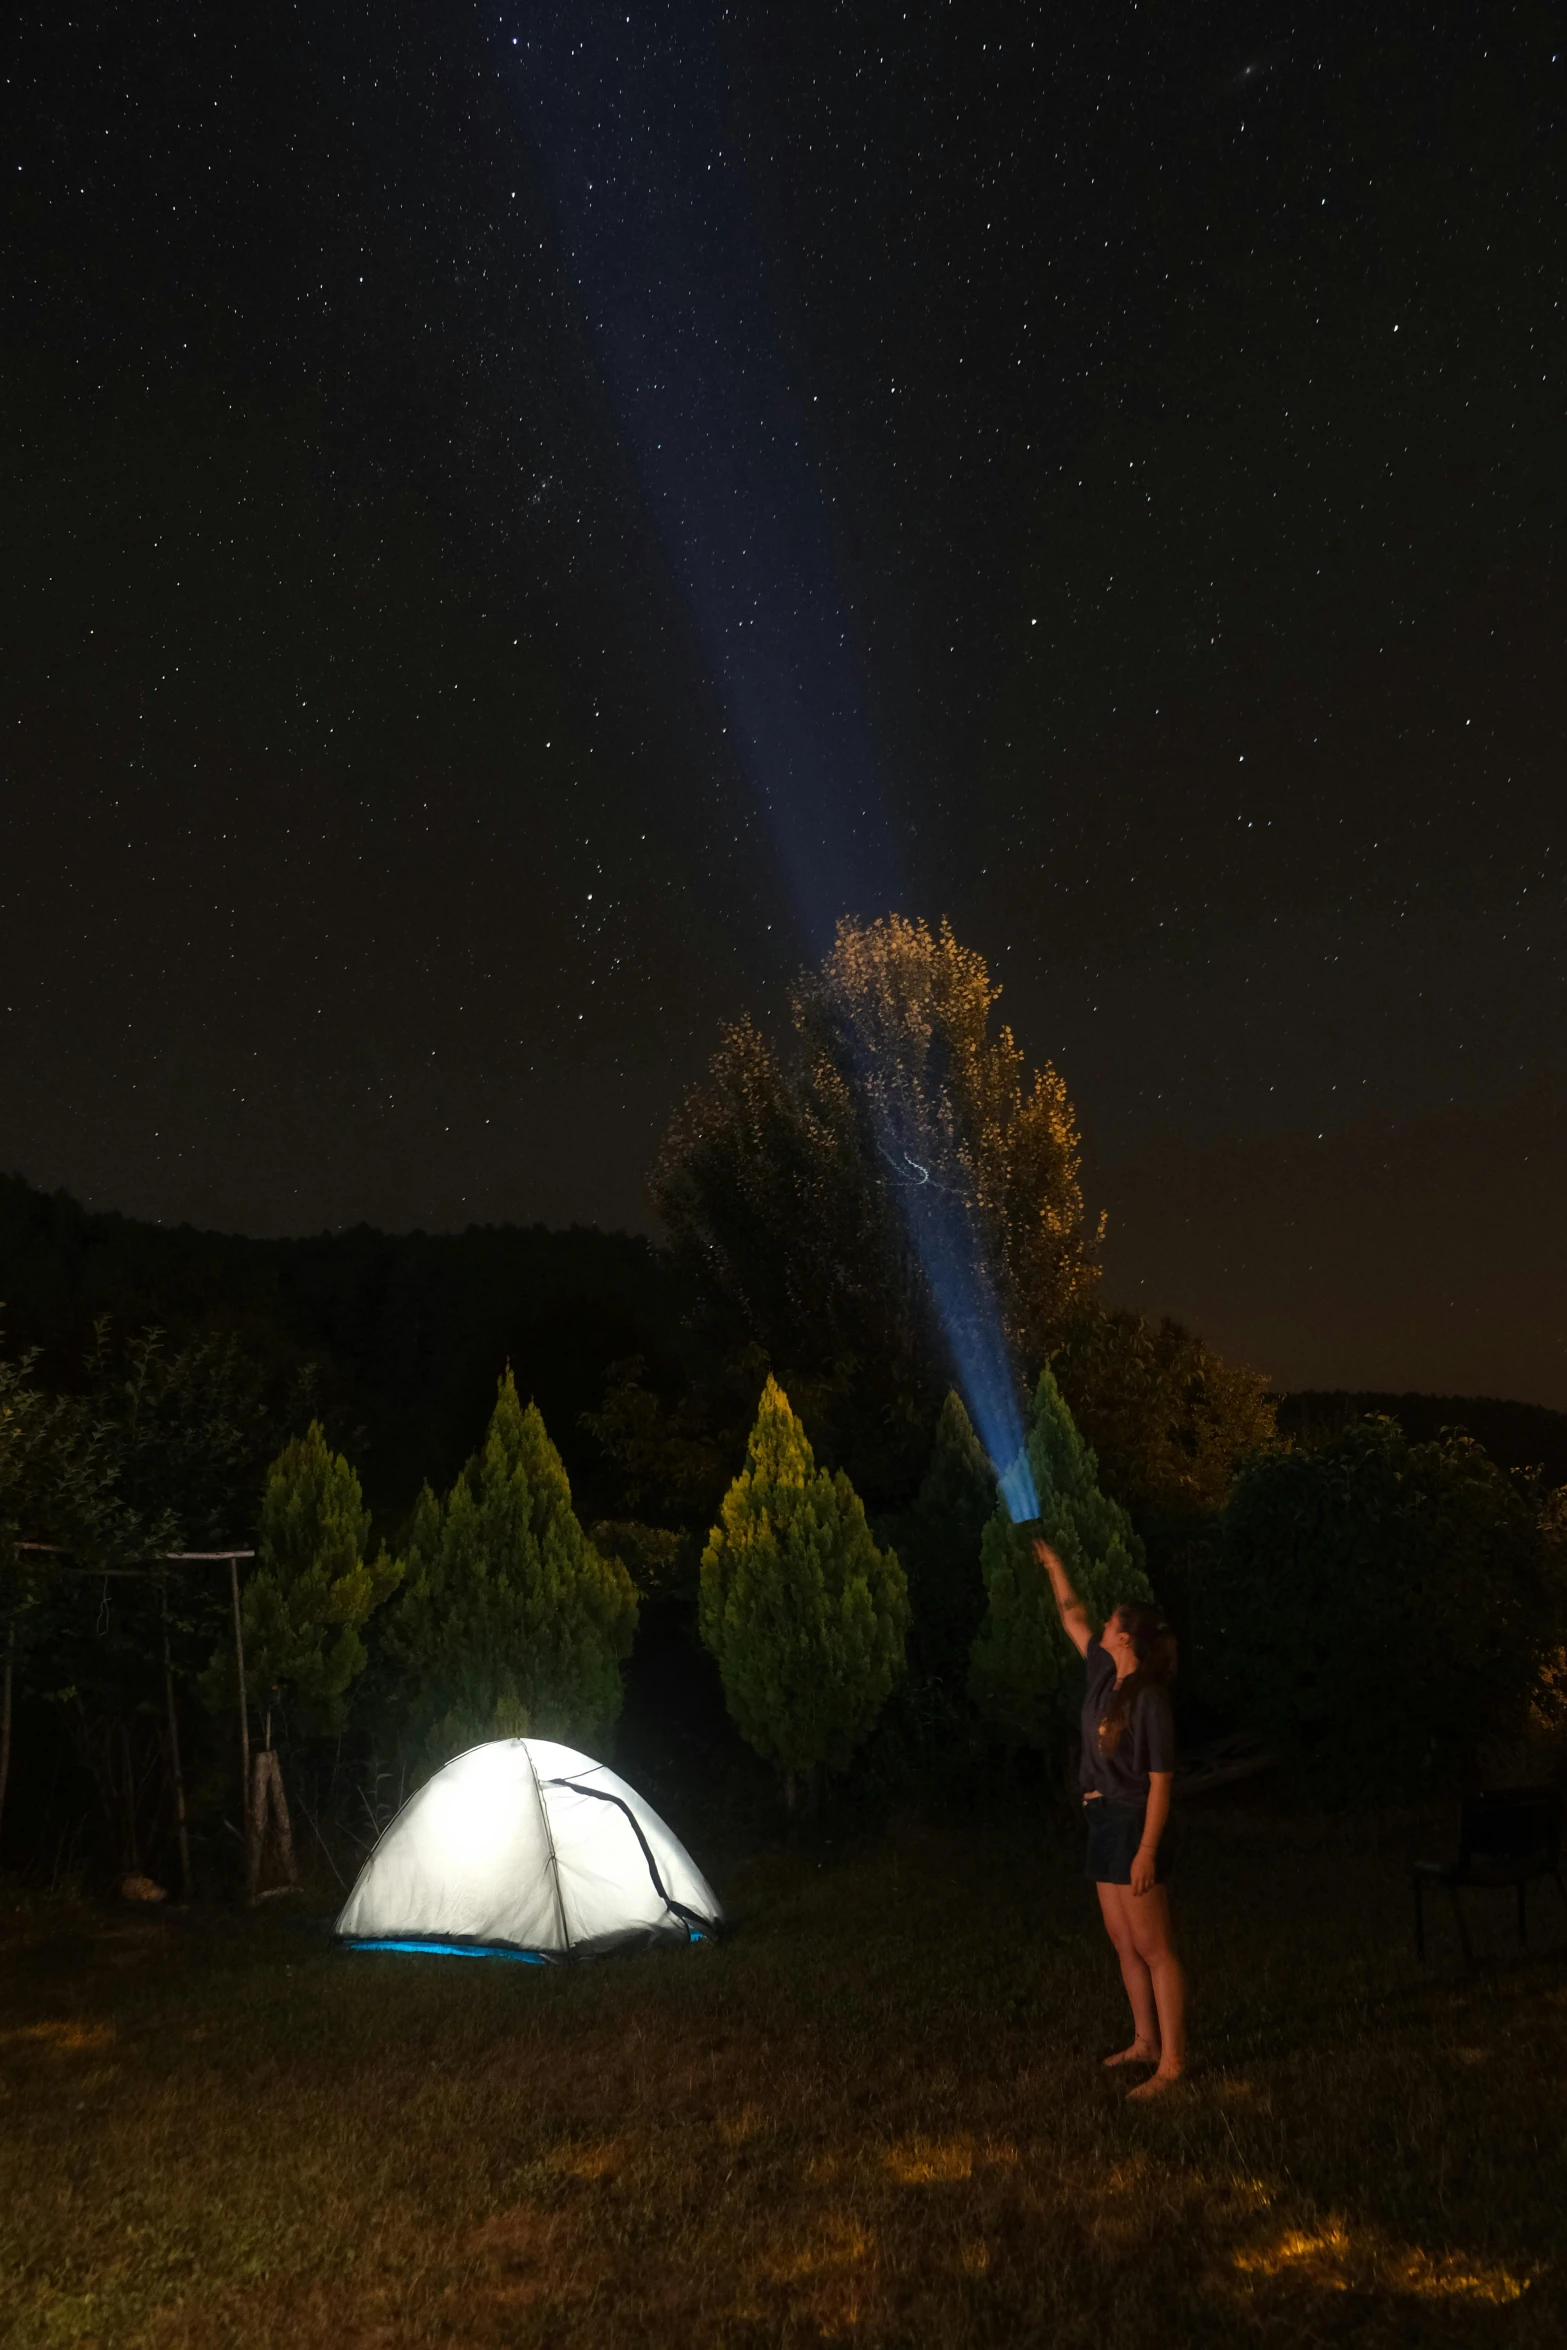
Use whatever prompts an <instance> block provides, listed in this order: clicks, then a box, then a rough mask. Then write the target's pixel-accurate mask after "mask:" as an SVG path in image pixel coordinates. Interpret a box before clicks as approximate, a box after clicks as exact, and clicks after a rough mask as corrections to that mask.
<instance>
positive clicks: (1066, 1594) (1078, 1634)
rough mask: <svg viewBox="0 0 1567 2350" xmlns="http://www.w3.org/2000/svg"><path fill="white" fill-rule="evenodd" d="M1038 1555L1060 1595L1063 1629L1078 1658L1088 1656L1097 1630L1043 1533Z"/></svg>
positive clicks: (1038, 1541)
mask: <svg viewBox="0 0 1567 2350" xmlns="http://www.w3.org/2000/svg"><path fill="white" fill-rule="evenodd" d="M1034 1556H1035V1558H1036V1559H1038V1561H1039V1563H1040V1565H1041V1566H1042V1567H1043V1568H1044V1570H1045V1573H1046V1574H1047V1575H1048V1576H1049V1577H1050V1588H1051V1590H1052V1591H1053V1592H1054V1593H1055V1595H1056V1608H1057V1611H1058V1613H1059V1615H1060V1617H1061V1628H1062V1630H1063V1631H1064V1632H1065V1634H1066V1636H1067V1638H1068V1640H1070V1641H1071V1643H1072V1646H1073V1647H1074V1648H1075V1649H1076V1650H1077V1653H1078V1655H1079V1656H1083V1655H1085V1654H1086V1652H1087V1649H1088V1643H1089V1642H1090V1640H1092V1638H1093V1636H1094V1635H1093V1627H1092V1626H1091V1625H1090V1623H1089V1621H1088V1617H1087V1615H1086V1613H1085V1612H1084V1608H1083V1603H1082V1601H1081V1600H1080V1599H1079V1598H1078V1596H1077V1593H1076V1592H1075V1591H1074V1590H1073V1589H1072V1585H1071V1582H1070V1581H1069V1579H1068V1576H1067V1571H1066V1569H1065V1567H1064V1566H1063V1565H1062V1564H1061V1561H1060V1559H1059V1558H1058V1557H1057V1556H1056V1554H1055V1552H1054V1551H1053V1550H1052V1549H1051V1547H1050V1545H1049V1543H1048V1542H1047V1541H1046V1540H1045V1538H1044V1536H1043V1535H1042V1534H1036V1535H1035V1537H1034Z"/></svg>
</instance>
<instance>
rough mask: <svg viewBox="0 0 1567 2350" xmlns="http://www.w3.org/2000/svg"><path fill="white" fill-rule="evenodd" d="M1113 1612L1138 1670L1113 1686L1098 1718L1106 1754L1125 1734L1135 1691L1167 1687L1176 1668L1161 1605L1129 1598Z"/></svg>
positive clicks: (1101, 1748) (1171, 1637) (1172, 1639)
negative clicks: (1154, 1605)
mask: <svg viewBox="0 0 1567 2350" xmlns="http://www.w3.org/2000/svg"><path fill="white" fill-rule="evenodd" d="M1114 1612H1115V1614H1116V1615H1118V1616H1119V1617H1120V1619H1121V1624H1122V1628H1123V1630H1124V1631H1125V1633H1126V1636H1127V1638H1128V1640H1130V1642H1131V1644H1132V1653H1133V1655H1134V1656H1135V1657H1136V1659H1137V1669H1136V1671H1135V1672H1131V1673H1128V1674H1127V1676H1126V1679H1125V1680H1124V1681H1120V1682H1118V1683H1117V1684H1116V1686H1115V1688H1114V1689H1112V1691H1111V1692H1110V1702H1109V1704H1108V1705H1107V1706H1106V1707H1105V1710H1104V1712H1103V1713H1102V1714H1101V1715H1100V1717H1099V1751H1100V1753H1101V1754H1105V1755H1110V1754H1114V1752H1115V1750H1116V1748H1117V1747H1118V1746H1119V1745H1120V1743H1121V1740H1122V1739H1123V1738H1124V1737H1125V1736H1126V1731H1127V1725H1128V1723H1129V1722H1130V1721H1131V1718H1132V1707H1133V1706H1134V1705H1135V1704H1136V1702H1137V1696H1138V1692H1139V1691H1140V1690H1143V1689H1167V1688H1168V1687H1169V1685H1170V1683H1171V1682H1172V1681H1173V1680H1174V1679H1175V1668H1176V1653H1175V1634H1174V1633H1173V1632H1172V1631H1171V1629H1170V1627H1169V1625H1168V1624H1167V1623H1166V1621H1165V1618H1164V1612H1163V1610H1162V1609H1161V1608H1156V1607H1149V1606H1148V1605H1147V1604H1146V1603H1145V1602H1144V1601H1142V1600H1129V1601H1128V1602H1127V1603H1126V1605H1125V1606H1123V1607H1118V1608H1117V1609H1116V1610H1115V1611H1114Z"/></svg>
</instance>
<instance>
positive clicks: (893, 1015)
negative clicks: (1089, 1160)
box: [653, 915, 1097, 1401]
mask: <svg viewBox="0 0 1567 2350" xmlns="http://www.w3.org/2000/svg"><path fill="white" fill-rule="evenodd" d="M999 992H1000V990H999V989H998V988H997V986H996V985H995V984H994V983H993V982H992V980H991V978H990V975H989V973H988V971H987V970H986V967H985V963H984V959H983V957H982V956H980V955H978V954H976V953H975V952H974V951H973V950H972V949H971V948H967V947H962V946H960V945H959V944H958V942H957V940H956V939H955V938H954V936H953V934H952V931H951V929H950V927H949V926H948V925H947V924H945V923H943V924H942V926H941V928H940V929H939V930H932V929H931V928H930V927H929V926H928V925H927V924H925V923H923V922H914V921H909V920H907V919H905V918H904V917H903V916H901V915H889V916H887V917H885V918H884V919H882V920H879V921H875V922H869V923H862V922H852V921H845V922H843V923H842V924H840V926H839V931H838V936H837V941H836V943H835V945H834V946H833V949H832V951H831V952H830V954H828V956H827V957H826V959H825V960H824V962H823V963H822V965H821V966H820V968H819V969H818V970H816V971H815V972H812V973H809V974H807V975H806V977H805V978H804V979H803V980H802V982H801V984H800V986H799V988H798V989H797V991H796V994H795V998H794V1003H793V1020H792V1028H791V1032H790V1035H789V1037H788V1038H787V1040H786V1042H785V1045H784V1047H783V1048H782V1049H781V1050H775V1049H774V1047H773V1046H772V1045H771V1044H769V1043H768V1042H766V1041H765V1040H764V1039H763V1037H762V1036H761V1035H760V1033H759V1032H758V1030H757V1029H756V1028H755V1027H753V1026H752V1025H751V1024H750V1023H749V1022H748V1021H742V1022H740V1023H738V1024H737V1025H735V1026H733V1027H731V1028H729V1029H728V1030H726V1031H725V1033H724V1036H723V1039H722V1042H721V1043H720V1046H719V1049H718V1051H717V1052H716V1053H715V1055H714V1056H713V1059H712V1062H711V1063H710V1065H709V1069H708V1074H707V1078H706V1080H705V1082H704V1083H703V1084H701V1085H700V1086H698V1087H697V1088H696V1090H695V1091H694V1092H693V1093H692V1094H691V1095H690V1096H688V1098H687V1100H686V1101H685V1103H684V1104H683V1105H682V1107H681V1109H680V1110H679V1112H678V1113H677V1115H676V1117H675V1119H674V1121H673V1123H672V1125H671V1127H670V1129H669V1132H668V1134H667V1136H666V1138H665V1141H664V1145H663V1149H662V1153H661V1155H660V1158H659V1161H658V1164H657V1167H656V1168H655V1171H654V1177H653V1189H654V1195H655V1198H656V1199H657V1202H658V1204H659V1208H660V1210H661V1213H662V1215H663V1217H664V1220H665V1223H666V1225H667V1227H668V1230H669V1234H670V1238H671V1242H672V1245H673V1247H674V1249H675V1252H676V1254H677V1256H678V1257H679V1258H680V1259H681V1260H682V1261H683V1262H684V1263H685V1264H686V1266H687V1267H688V1268H691V1269H693V1270H694V1271H695V1272H696V1273H697V1274H698V1275H699V1276H700V1278H701V1279H702V1280H703V1281H704V1282H705V1283H706V1284H707V1285H708V1287H709V1289H710V1290H711V1291H712V1292H714V1293H716V1294H717V1295H718V1296H719V1297H721V1298H722V1299H724V1300H725V1301H726V1302H727V1303H728V1304H729V1305H731V1306H732V1307H734V1308H737V1309H738V1310H739V1312H740V1313H741V1315H742V1316H743V1317H744V1319H745V1321H746V1323H747V1324H748V1326H749V1327H750V1329H751V1331H752V1332H753V1334H754V1335H755V1336H756V1337H757V1338H758V1339H759V1340H760V1341H761V1342H762V1343H763V1344H764V1345H765V1346H766V1347H767V1348H768V1349H769V1351H770V1352H771V1354H772V1355H773V1357H774V1359H775V1360H777V1361H779V1362H788V1363H792V1364H800V1365H802V1366H811V1367H813V1368H814V1367H820V1366H822V1365H824V1364H827V1363H829V1362H832V1361H835V1360H841V1359H845V1358H849V1359H853V1360H855V1361H856V1362H857V1363H858V1364H859V1365H860V1366H861V1367H862V1369H863V1370H864V1371H865V1372H866V1374H867V1375H868V1376H870V1377H872V1378H875V1379H879V1380H881V1381H882V1382H883V1383H884V1384H891V1385H892V1386H894V1387H897V1388H900V1389H901V1390H902V1391H903V1392H905V1393H913V1394H922V1393H925V1394H930V1395H931V1398H932V1401H934V1396H935V1394H937V1393H939V1392H940V1388H939V1386H938V1385H937V1384H936V1380H937V1366H938V1365H939V1363H940V1360H941V1347H940V1342H939V1338H938V1336H937V1334H936V1333H935V1331H934V1328H933V1324H932V1317H931V1311H930V1306H929V1301H928V1298H927V1295H926V1292H925V1286H924V1281H923V1277H922V1274H921V1270H920V1267H919V1264H918V1262H917V1260H916V1258H915V1255H914V1252H913V1247H912V1243H911V1239H910V1232H909V1222H908V1216H907V1213H906V1210H907V1205H908V1201H907V1198H906V1197H905V1196H904V1195H905V1194H906V1193H907V1191H908V1189H909V1187H910V1186H911V1185H921V1186H923V1185H927V1184H930V1185H935V1186H937V1187H939V1189H940V1191H941V1192H942V1194H943V1195H944V1196H947V1197H950V1198H952V1199H954V1200H956V1201H959V1202H961V1203H962V1209H963V1213H964V1216H965V1217H966V1219H967V1221H968V1224H969V1226H970V1228H971V1229H972V1230H973V1232H974V1233H975V1235H976V1238H977V1243H978V1248H979V1253H980V1255H981V1257H982V1258H983V1259H984V1261H985V1262H986V1263H987V1266H988V1271H989V1274H990V1277H991V1278H992V1279H993V1281H994V1283H995V1286H996V1290H997V1294H998V1296H999V1299H1000V1305H1001V1310H1002V1314H1003V1317H1004V1319H1005V1321H1006V1324H1007V1329H1008V1335H1009V1337H1010V1338H1011V1341H1012V1343H1013V1345H1014V1347H1015V1348H1016V1349H1017V1350H1018V1352H1019V1354H1020V1355H1021V1357H1022V1359H1024V1360H1025V1361H1030V1362H1038V1361H1043V1360H1044V1359H1045V1356H1046V1354H1047V1352H1048V1349H1049V1347H1050V1345H1051V1343H1052V1342H1053V1341H1054V1340H1055V1338H1056V1337H1057V1336H1058V1334H1059V1332H1060V1330H1061V1328H1062V1326H1063V1324H1064V1321H1065V1319H1066V1317H1067V1316H1068V1314H1069V1313H1070V1311H1071V1310H1072V1309H1073V1307H1074V1306H1076V1305H1078V1304H1079V1303H1080V1302H1081V1301H1082V1299H1083V1298H1085V1297H1086V1296H1087V1295H1088V1294H1089V1292H1090V1290H1091V1288H1092V1285H1093V1282H1094V1279H1095V1275H1096V1247H1097V1234H1096V1233H1095V1231H1094V1230H1093V1229H1092V1228H1091V1227H1090V1226H1089V1224H1088V1222H1087V1220H1086V1218H1085V1215H1084V1210H1083V1197H1082V1190H1081V1186H1080V1183H1079V1180H1078V1169H1079V1147H1078V1134H1077V1127H1076V1122H1075V1119H1074V1117H1073V1112H1072V1106H1071V1103H1070V1101H1069V1100H1068V1098H1067V1093H1066V1088H1065V1086H1064V1084H1063V1083H1062V1081H1061V1079H1060V1077H1059V1076H1058V1075H1057V1073H1056V1071H1055V1070H1054V1069H1053V1068H1052V1067H1050V1066H1049V1064H1048V1063H1047V1064H1046V1066H1045V1067H1044V1068H1043V1069H1041V1070H1039V1071H1037V1072H1035V1073H1034V1074H1033V1075H1032V1076H1031V1075H1030V1074H1029V1072H1028V1069H1027V1066H1026V1063H1025V1060H1024V1056H1023V1053H1022V1051H1021V1049H1020V1048H1019V1046H1018V1044H1017V1042H1016V1040H1015V1039H1014V1037H1013V1035H1012V1032H1011V1030H1010V1029H1008V1028H1005V1027H1003V1028H1000V1029H999V1030H998V1029H995V1028H994V1027H993V1025H992V1014H993V1011H994V1008H995V1003H996V999H997V996H998V994H999ZM941 1384H943V1385H944V1384H945V1382H944V1381H942V1382H941Z"/></svg>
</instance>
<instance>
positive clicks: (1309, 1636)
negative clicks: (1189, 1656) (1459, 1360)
mask: <svg viewBox="0 0 1567 2350" xmlns="http://www.w3.org/2000/svg"><path fill="white" fill-rule="evenodd" d="M1563 1600H1564V1573H1563V1565H1562V1560H1561V1557H1560V1554H1559V1552H1558V1551H1555V1550H1553V1548H1552V1546H1551V1544H1550V1543H1549V1541H1548V1539H1547V1534H1546V1530H1545V1527H1544V1525H1543V1524H1542V1519H1541V1513H1540V1509H1539V1506H1538V1501H1537V1498H1536V1497H1535V1495H1534V1494H1533V1493H1532V1492H1531V1491H1530V1490H1529V1489H1528V1488H1527V1486H1526V1485H1525V1484H1524V1483H1523V1482H1522V1481H1520V1480H1517V1479H1514V1478H1513V1477H1510V1476H1509V1475H1508V1474H1507V1473H1506V1472H1505V1471H1503V1470H1501V1469H1499V1468H1498V1467H1497V1466H1496V1464H1495V1463H1494V1462H1493V1461H1492V1460H1491V1459H1490V1457H1489V1455H1488V1454H1486V1453H1485V1452H1484V1451H1483V1450H1482V1449H1481V1447H1480V1446H1479V1445H1478V1444H1475V1443H1474V1442H1473V1441H1472V1440H1471V1439H1469V1438H1468V1437H1465V1436H1459V1435H1455V1434H1451V1433H1449V1434H1446V1435H1444V1436H1443V1437H1441V1438H1440V1439H1439V1440H1437V1441H1435V1442H1432V1443H1426V1444H1411V1443H1409V1442H1408V1440H1407V1439H1406V1438H1405V1436H1404V1435H1403V1433H1402V1431H1401V1430H1400V1428H1399V1427H1398V1425H1397V1424H1396V1422H1394V1421H1392V1420H1387V1419H1378V1420H1366V1421H1362V1422H1360V1423H1359V1424H1358V1425H1356V1426H1353V1427H1350V1428H1347V1429H1346V1430H1345V1431H1344V1432H1343V1434H1342V1435H1340V1436H1339V1437H1338V1438H1336V1439H1335V1441H1334V1442H1332V1443H1331V1444H1328V1445H1326V1446H1324V1447H1323V1448H1322V1449H1321V1450H1318V1451H1301V1452H1284V1453H1274V1454H1270V1455H1264V1456H1262V1457H1261V1458H1259V1459H1257V1460H1255V1461H1254V1462H1252V1463H1251V1464H1250V1465H1249V1466H1247V1467H1245V1468H1243V1469H1242V1470H1241V1472H1240V1475H1239V1476H1238V1478H1237V1480H1236V1485H1235V1489H1234V1491H1233V1493H1232V1495H1231V1497H1230V1501H1229V1504H1228V1506H1227V1508H1226V1510H1225V1513H1224V1520H1223V1532H1222V1541H1221V1543H1220V1546H1219V1550H1218V1554H1217V1557H1216V1559H1215V1561H1214V1563H1213V1566H1212V1568H1211V1570H1210V1573H1209V1576H1208V1578H1207V1580H1206V1584H1205V1587H1204V1588H1203V1590H1202V1592H1201V1595H1200V1605H1201V1616H1200V1633H1201V1639H1202V1645H1203V1649H1204V1654H1205V1660H1206V1667H1207V1670H1208V1673H1209V1674H1210V1675H1211V1677H1212V1679H1213V1681H1214V1683H1215V1685H1216V1689H1217V1691H1218V1693H1219V1694H1221V1695H1222V1696H1224V1697H1225V1698H1226V1699H1227V1700H1228V1702H1229V1703H1230V1705H1231V1706H1232V1707H1233V1708H1234V1709H1236V1710H1237V1711H1238V1712H1240V1713H1242V1714H1243V1715H1244V1716H1245V1718H1246V1719H1247V1720H1249V1721H1252V1722H1255V1723H1256V1725H1257V1726H1258V1727H1259V1728H1260V1729H1262V1730H1264V1731H1265V1732H1266V1733H1267V1735H1268V1736H1269V1737H1270V1738H1271V1739H1272V1740H1274V1741H1275V1742H1276V1743H1277V1744H1279V1745H1280V1746H1281V1747H1282V1748H1284V1749H1285V1750H1286V1751H1287V1752H1288V1753H1289V1754H1290V1755H1291V1756H1292V1757H1293V1758H1294V1759H1295V1760H1296V1761H1297V1763H1299V1764H1300V1765H1302V1766H1303V1767H1305V1768H1306V1769H1308V1770H1309V1771H1310V1772H1311V1773H1312V1774H1313V1775H1314V1777H1315V1779H1316V1781H1317V1783H1318V1785H1319V1786H1320V1788H1321V1789H1322V1791H1323V1792H1324V1793H1325V1794H1330V1795H1333V1796H1342V1795H1349V1794H1354V1793H1359V1794H1363V1795H1365V1796H1367V1797H1372V1796H1376V1795H1385V1794H1389V1793H1399V1794H1411V1793H1415V1792H1418V1791H1419V1790H1420V1789H1421V1788H1423V1787H1426V1786H1430V1785H1433V1784H1441V1783H1445V1782H1449V1781H1451V1780H1452V1779H1453V1778H1454V1777H1455V1776H1457V1775H1458V1774H1459V1773H1460V1772H1462V1771H1463V1770H1464V1769H1466V1768H1472V1767H1473V1762H1474V1757H1475V1754H1476V1750H1477V1749H1478V1748H1479V1746H1480V1745H1481V1744H1482V1743H1484V1742H1485V1741H1487V1740H1488V1739H1491V1738H1493V1737H1498V1736H1506V1735H1507V1734H1509V1733H1510V1732H1512V1731H1514V1730H1515V1729H1516V1728H1517V1727H1518V1725H1519V1723H1520V1721H1521V1719H1522V1717H1523V1715H1524V1713H1525V1711H1526V1709H1527V1706H1528V1703H1529V1699H1530V1696H1531V1693H1532V1692H1533V1691H1534V1690H1535V1689H1536V1688H1537V1687H1538V1686H1539V1684H1540V1679H1541V1672H1542V1667H1543V1665H1544V1662H1545V1660H1546V1658H1547V1657H1548V1655H1549V1653H1550V1651H1551V1650H1552V1648H1553V1647H1554V1646H1555V1645H1556V1644H1557V1643H1559V1642H1560V1640H1561V1638H1562V1622H1563Z"/></svg>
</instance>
